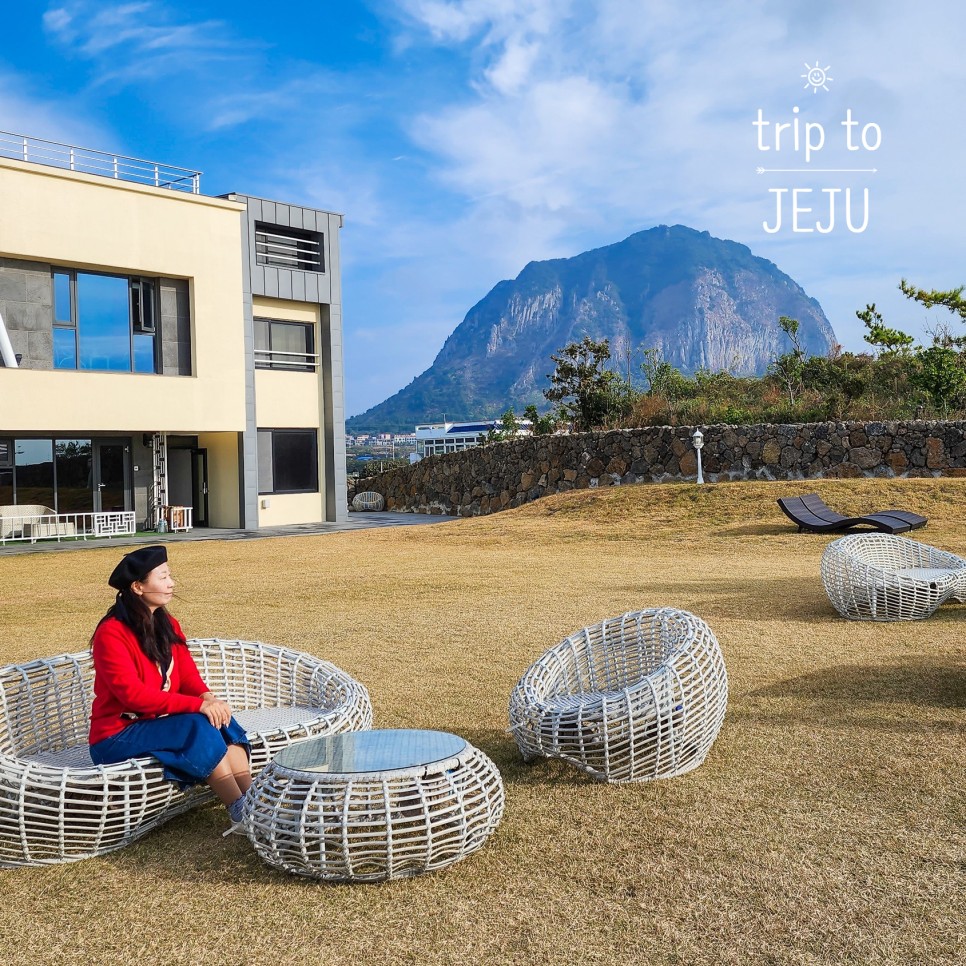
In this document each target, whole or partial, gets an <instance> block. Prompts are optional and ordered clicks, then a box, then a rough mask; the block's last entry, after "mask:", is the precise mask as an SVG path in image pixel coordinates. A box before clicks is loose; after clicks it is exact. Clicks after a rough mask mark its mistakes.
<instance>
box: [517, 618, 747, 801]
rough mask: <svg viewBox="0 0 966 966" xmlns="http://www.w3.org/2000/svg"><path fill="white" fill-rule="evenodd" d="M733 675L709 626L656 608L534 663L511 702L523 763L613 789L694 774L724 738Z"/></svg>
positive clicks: (575, 639)
mask: <svg viewBox="0 0 966 966" xmlns="http://www.w3.org/2000/svg"><path fill="white" fill-rule="evenodd" d="M727 704H728V676H727V673H726V672H725V665H724V658H723V657H722V655H721V648H720V647H719V645H718V641H717V639H716V638H715V636H714V634H713V633H712V632H711V629H710V628H709V627H708V625H707V624H706V623H705V622H704V621H703V620H701V619H700V618H698V617H695V616H694V615H693V614H689V613H688V612H687V611H682V610H674V609H672V608H669V607H662V608H652V609H649V610H642V611H635V612H631V613H627V614H623V615H621V616H620V617H614V618H610V619H609V620H605V621H602V622H601V623H599V624H595V625H593V626H592V627H585V628H584V629H583V630H580V631H577V633H575V634H571V635H570V637H568V638H566V639H565V640H563V641H561V642H560V643H559V644H558V645H557V646H556V647H553V648H551V649H550V650H549V651H547V653H546V654H544V655H543V657H541V658H540V659H539V660H537V661H536V662H535V663H534V664H532V665H531V666H530V667H529V668H528V670H527V671H526V673H525V674H524V675H523V677H522V678H521V679H520V682H519V684H517V686H516V688H515V689H514V690H513V693H512V694H511V696H510V730H511V731H512V732H513V736H514V738H516V742H517V745H518V746H519V748H520V752H521V754H522V755H523V757H524V758H525V759H526V760H532V759H534V758H537V757H539V756H544V757H547V758H560V759H563V760H564V761H567V762H570V763H571V764H574V765H577V766H578V767H579V768H582V769H583V770H584V771H586V772H588V773H589V774H590V775H592V776H593V777H594V778H597V779H600V780H602V781H608V782H633V781H647V780H649V779H654V778H670V777H672V776H674V775H681V774H683V773H684V772H687V771H690V770H691V769H692V768H697V766H698V765H700V764H701V763H702V762H703V761H704V759H705V756H706V755H707V753H708V750H709V749H710V748H711V745H712V743H713V742H714V740H715V738H716V737H717V735H718V732H719V731H720V729H721V725H722V722H723V721H724V716H725V709H726V707H727Z"/></svg>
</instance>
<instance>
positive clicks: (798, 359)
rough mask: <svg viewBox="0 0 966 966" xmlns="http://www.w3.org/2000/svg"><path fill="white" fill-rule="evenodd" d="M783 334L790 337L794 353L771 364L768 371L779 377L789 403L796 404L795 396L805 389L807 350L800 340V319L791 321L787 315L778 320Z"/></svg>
mask: <svg viewBox="0 0 966 966" xmlns="http://www.w3.org/2000/svg"><path fill="white" fill-rule="evenodd" d="M778 324H779V326H780V327H781V330H782V332H784V333H785V335H787V336H788V338H789V340H790V341H791V344H792V351H791V352H785V353H783V354H782V355H780V356H778V358H776V359H775V360H774V361H773V362H771V363H769V366H768V371H769V372H771V373H772V374H773V375H775V376H777V377H778V379H779V380H780V381H781V382H782V384H783V385H784V387H785V391H786V392H787V393H788V401H789V403H792V404H794V402H795V394H796V393H801V392H802V390H803V389H804V386H803V384H802V373H803V371H804V368H805V350H804V349H803V348H802V344H801V342H800V341H799V339H798V319H790V318H789V317H788V316H787V315H783V316H781V318H779V320H778Z"/></svg>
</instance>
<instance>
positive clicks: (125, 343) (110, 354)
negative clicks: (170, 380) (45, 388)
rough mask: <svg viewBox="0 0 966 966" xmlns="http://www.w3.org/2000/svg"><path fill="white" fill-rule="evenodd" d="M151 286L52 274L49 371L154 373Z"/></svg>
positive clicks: (134, 280) (111, 278)
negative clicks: (51, 355)
mask: <svg viewBox="0 0 966 966" xmlns="http://www.w3.org/2000/svg"><path fill="white" fill-rule="evenodd" d="M156 287H157V286H156V283H155V281H154V280H153V279H149V278H127V277H122V276H117V275H95V274H93V273H91V272H65V271H62V272H54V368H55V369H98V370H103V371H106V372H157V371H158V366H157V341H156V337H155V329H156V324H157V293H156Z"/></svg>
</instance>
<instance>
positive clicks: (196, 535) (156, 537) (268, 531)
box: [0, 511, 458, 556]
mask: <svg viewBox="0 0 966 966" xmlns="http://www.w3.org/2000/svg"><path fill="white" fill-rule="evenodd" d="M456 519H458V517H450V516H434V515H432V514H428V513H389V512H385V511H381V512H378V513H350V514H349V519H348V520H346V522H345V523H298V524H294V525H292V526H288V527H261V528H259V529H258V530H230V529H213V528H211V527H195V528H194V529H193V530H189V531H188V532H187V533H157V534H155V533H142V534H140V535H138V536H134V537H92V538H91V539H89V540H59V541H58V540H38V541H37V543H30V542H29V541H24V542H13V543H6V544H3V545H0V556H9V555H12V554H23V553H50V552H57V551H62V550H95V549H103V548H104V547H139V546H144V545H147V544H151V543H166V544H167V543H181V542H184V541H188V540H261V539H263V538H265V537H305V536H310V535H311V534H315V533H339V532H340V531H345V530H370V529H372V528H373V527H412V526H417V525H419V524H425V523H448V522H450V521H452V520H456Z"/></svg>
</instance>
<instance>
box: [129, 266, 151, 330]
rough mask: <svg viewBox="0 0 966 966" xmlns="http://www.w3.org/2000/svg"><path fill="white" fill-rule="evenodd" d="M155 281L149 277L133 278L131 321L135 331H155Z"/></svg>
mask: <svg viewBox="0 0 966 966" xmlns="http://www.w3.org/2000/svg"><path fill="white" fill-rule="evenodd" d="M154 304H155V302H154V282H153V281H152V280H151V279H149V278H132V279H131V321H132V323H133V324H134V331H135V332H154V329H155V316H154Z"/></svg>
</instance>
